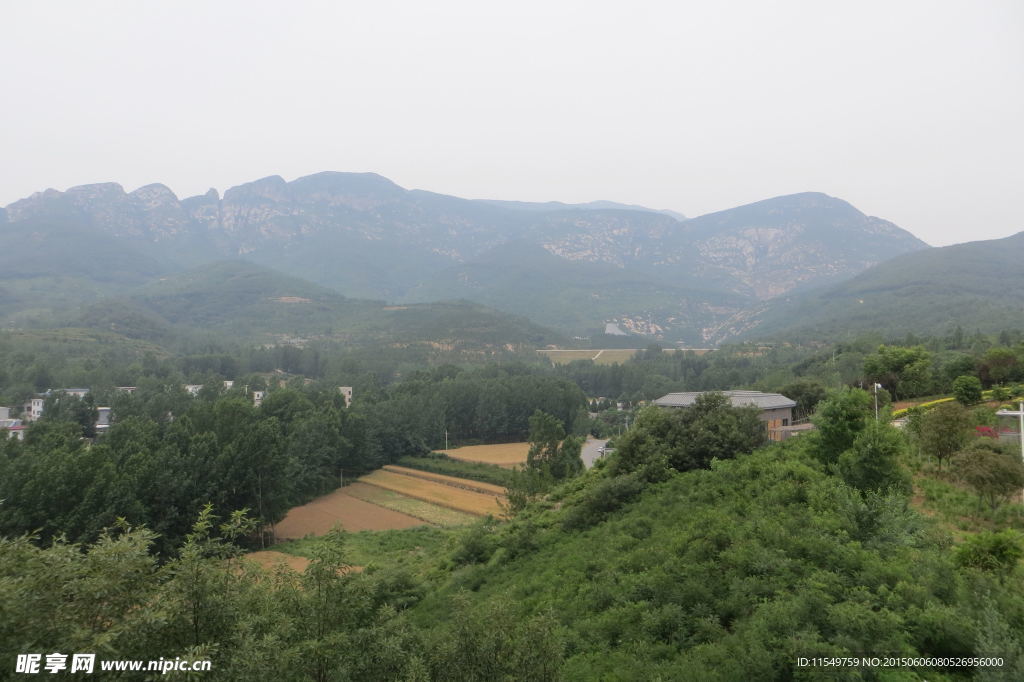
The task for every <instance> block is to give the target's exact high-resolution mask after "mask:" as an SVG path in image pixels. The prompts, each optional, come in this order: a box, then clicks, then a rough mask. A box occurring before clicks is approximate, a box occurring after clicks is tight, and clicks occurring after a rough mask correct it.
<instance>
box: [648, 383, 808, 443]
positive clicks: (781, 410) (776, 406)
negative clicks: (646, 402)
mask: <svg viewBox="0 0 1024 682" xmlns="http://www.w3.org/2000/svg"><path fill="white" fill-rule="evenodd" d="M717 392H718V393H721V394H722V395H724V396H725V397H727V398H728V399H729V402H730V403H732V406H733V407H747V406H751V405H752V406H754V407H756V408H757V409H758V417H759V418H760V419H761V421H763V422H764V423H765V428H766V429H767V430H768V438H769V439H770V440H785V439H786V438H788V437H789V436H791V435H793V433H794V430H793V429H792V428H790V427H791V426H792V424H793V408H794V407H796V401H795V400H792V399H790V398H787V397H786V396H784V395H782V394H780V393H762V392H760V391H717ZM701 395H704V394H703V393H701V392H691V393H669V394H668V395H664V396H662V397H660V398H658V399H657V400H655V401H654V404H655V405H657V406H658V407H666V408H686V407H692V406H693V404H694V403H695V402H696V401H697V398H698V397H700V396H701ZM798 431H799V430H797V432H798Z"/></svg>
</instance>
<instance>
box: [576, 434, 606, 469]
mask: <svg viewBox="0 0 1024 682" xmlns="http://www.w3.org/2000/svg"><path fill="white" fill-rule="evenodd" d="M607 442H608V441H607V440H598V439H597V438H587V442H586V443H584V444H583V452H581V453H580V457H582V458H583V466H585V467H586V468H588V469H589V468H590V467H592V466H594V462H596V461H597V460H598V459H600V458H601V452H600V450H601V448H603V447H604V444H605V443H607Z"/></svg>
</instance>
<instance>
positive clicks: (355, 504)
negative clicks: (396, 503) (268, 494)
mask: <svg viewBox="0 0 1024 682" xmlns="http://www.w3.org/2000/svg"><path fill="white" fill-rule="evenodd" d="M335 525H340V526H341V527H342V528H344V529H345V530H347V531H361V530H392V529H395V528H412V527H413V526H422V525H423V521H422V520H421V519H418V518H415V517H412V516H409V515H408V514H402V513H400V512H397V511H394V510H391V509H386V508H384V507H381V506H379V505H376V504H371V503H370V502H366V501H365V500H361V499H359V498H357V497H355V496H354V495H352V494H351V492H349V489H348V488H347V487H346V488H339V489H338V490H335V491H334V492H332V493H328V494H327V495H323V496H321V497H318V498H316V499H315V500H313V501H312V502H310V503H308V504H304V505H302V506H300V507H293V508H292V509H290V510H289V511H288V514H287V516H285V517H284V519H282V520H281V521H280V522H279V523H278V524H277V525H276V526H275V527H274V532H275V535H276V536H277V539H278V540H291V539H295V538H303V537H306V536H307V535H324V534H325V533H327V531H329V530H330V529H331V528H333V527H334V526H335Z"/></svg>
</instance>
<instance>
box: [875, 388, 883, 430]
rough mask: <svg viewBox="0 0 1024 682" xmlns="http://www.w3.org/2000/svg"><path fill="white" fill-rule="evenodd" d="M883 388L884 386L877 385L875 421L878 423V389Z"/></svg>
mask: <svg viewBox="0 0 1024 682" xmlns="http://www.w3.org/2000/svg"><path fill="white" fill-rule="evenodd" d="M881 387H882V384H878V383H876V384H875V421H878V389H880V388H881Z"/></svg>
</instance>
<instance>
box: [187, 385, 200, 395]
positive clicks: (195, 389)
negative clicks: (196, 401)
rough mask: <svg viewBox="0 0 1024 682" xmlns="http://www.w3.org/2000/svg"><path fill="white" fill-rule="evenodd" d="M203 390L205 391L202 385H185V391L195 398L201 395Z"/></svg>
mask: <svg viewBox="0 0 1024 682" xmlns="http://www.w3.org/2000/svg"><path fill="white" fill-rule="evenodd" d="M201 390H203V385H202V384H185V391H186V392H187V393H188V394H189V395H191V396H193V397H195V396H197V395H199V391H201Z"/></svg>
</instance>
